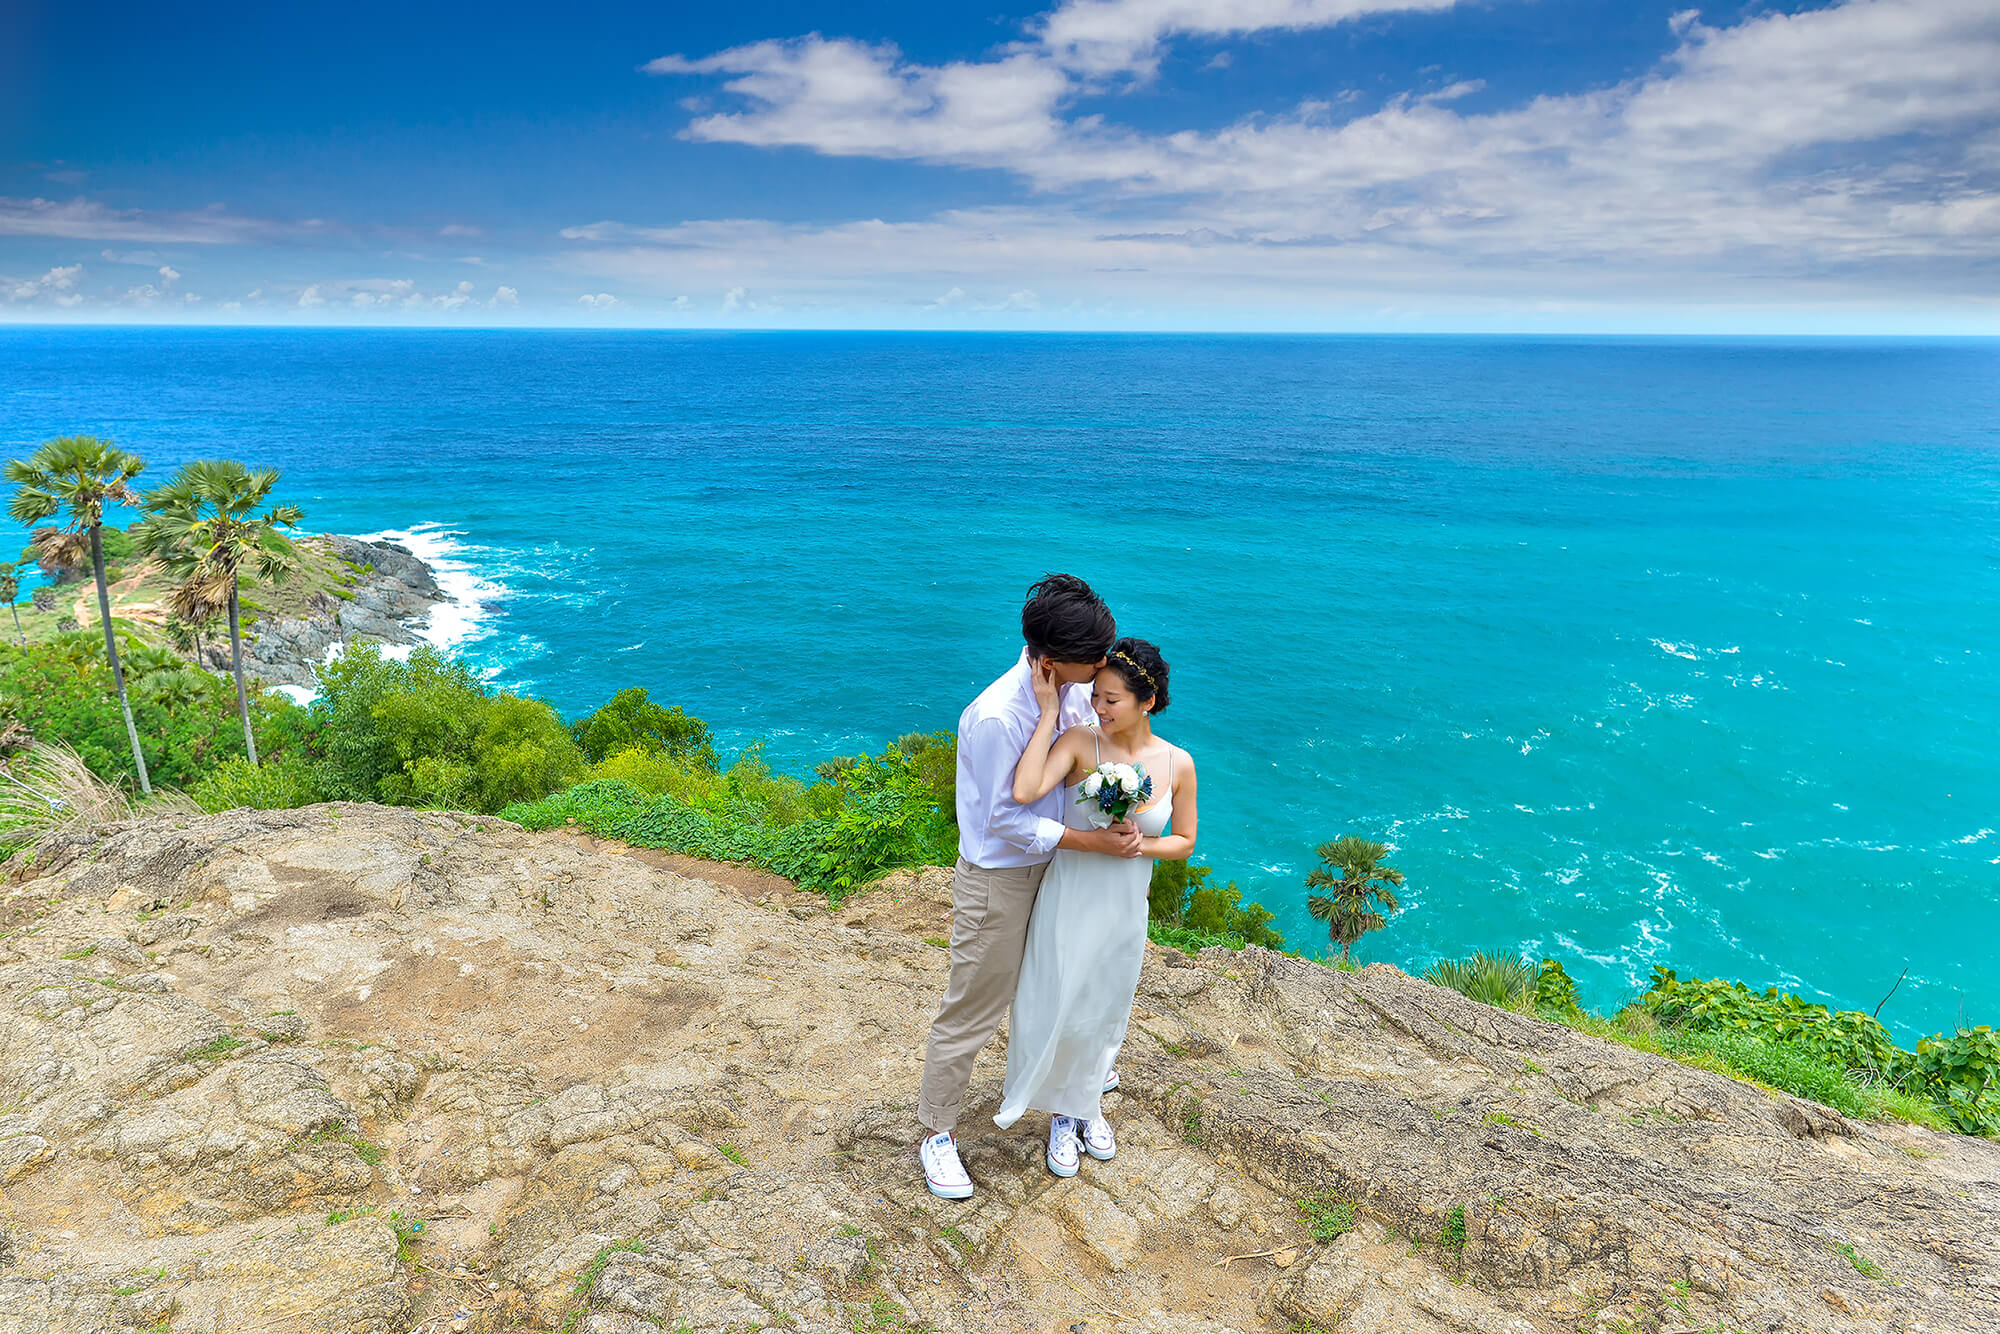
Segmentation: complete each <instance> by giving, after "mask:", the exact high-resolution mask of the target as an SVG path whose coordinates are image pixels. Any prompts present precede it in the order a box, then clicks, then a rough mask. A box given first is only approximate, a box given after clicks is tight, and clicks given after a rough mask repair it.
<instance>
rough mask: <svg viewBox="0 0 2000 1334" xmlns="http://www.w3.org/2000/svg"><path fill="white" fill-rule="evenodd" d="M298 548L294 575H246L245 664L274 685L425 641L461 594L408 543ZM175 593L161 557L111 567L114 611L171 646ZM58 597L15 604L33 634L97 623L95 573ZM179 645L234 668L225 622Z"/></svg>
mask: <svg viewBox="0 0 2000 1334" xmlns="http://www.w3.org/2000/svg"><path fill="white" fill-rule="evenodd" d="M292 545H293V547H294V548H295V550H296V551H297V554H298V557H299V563H298V568H297V570H296V571H295V572H294V573H293V574H292V575H291V577H290V578H287V579H286V580H284V581H283V582H281V583H276V584H267V583H264V582H262V581H260V580H258V579H256V578H255V577H254V576H253V575H251V574H249V573H246V574H245V576H244V585H243V667H244V670H245V672H247V673H248V674H249V675H251V676H254V677H258V678H260V679H262V680H263V682H264V683H265V684H266V685H273V686H277V685H285V686H305V687H312V686H313V685H314V683H315V682H314V676H313V669H314V668H315V667H317V666H319V665H320V664H322V663H324V662H325V661H326V660H327V656H328V654H329V652H330V651H331V650H333V649H334V648H335V647H336V646H337V645H344V644H348V643H353V642H372V643H379V644H416V643H419V642H421V639H422V632H423V631H424V629H425V628H426V627H427V626H428V624H429V621H430V617H431V612H432V610H433V609H434V608H435V607H436V606H437V604H439V603H440V602H449V601H452V600H453V596H452V594H451V593H450V592H448V591H447V590H445V589H444V588H442V587H440V586H439V584H438V580H437V575H436V573H435V571H433V570H432V569H431V567H430V566H429V565H428V564H427V563H426V562H425V561H424V560H423V559H421V558H420V557H418V556H417V555H416V554H415V553H414V552H412V551H411V550H410V549H409V548H408V547H405V546H403V545H401V544H400V543H396V542H390V541H386V540H382V539H373V540H371V539H366V538H359V537H348V536H345V535H342V534H339V533H315V534H308V535H303V536H299V537H296V538H294V539H293V540H292ZM170 590H171V583H170V580H169V577H168V576H167V574H166V572H165V571H164V570H162V568H161V567H160V565H159V563H158V562H156V561H154V560H151V559H148V558H144V557H138V556H133V557H129V558H128V559H126V560H124V561H122V562H120V563H117V564H114V565H113V566H112V569H111V582H110V588H109V593H110V598H111V613H112V617H113V619H114V620H115V621H120V622H123V623H124V624H125V626H126V627H127V628H128V629H134V628H136V629H138V630H140V631H141V632H142V635H143V637H144V638H147V639H149V640H152V641H154V642H158V643H161V644H165V643H167V642H169V640H168V636H167V635H165V634H164V633H163V632H164V631H165V630H166V628H167V625H168V620H169V613H168V602H167V595H168V593H169V591H170ZM55 593H56V597H55V600H54V602H53V606H52V608H51V609H50V610H47V611H42V610H37V609H33V608H16V612H17V613H18V614H20V615H21V616H22V617H23V619H24V624H25V626H26V628H27V630H28V633H29V634H30V635H35V636H37V637H39V636H40V635H41V634H44V633H48V632H51V631H55V630H61V629H65V628H75V627H78V626H89V627H94V626H95V625H96V624H97V593H96V588H95V586H94V585H93V584H92V582H91V579H90V576H89V574H88V572H76V571H72V572H70V573H69V574H67V575H66V576H65V577H64V579H63V581H62V582H61V583H59V584H57V585H56V588H55ZM179 651H180V652H181V653H182V656H184V657H187V658H190V659H192V660H193V661H195V662H196V663H197V664H198V665H200V666H202V667H206V668H208V669H209V670H210V671H215V672H224V673H226V672H228V671H230V669H231V668H230V660H229V628H228V625H227V623H226V622H225V621H221V620H218V621H217V622H216V623H214V624H211V625H210V626H208V627H207V628H206V631H205V633H204V637H203V638H202V639H201V640H200V641H199V643H198V644H197V645H196V646H195V648H194V649H193V650H192V651H188V650H187V649H185V648H183V649H181V650H179Z"/></svg>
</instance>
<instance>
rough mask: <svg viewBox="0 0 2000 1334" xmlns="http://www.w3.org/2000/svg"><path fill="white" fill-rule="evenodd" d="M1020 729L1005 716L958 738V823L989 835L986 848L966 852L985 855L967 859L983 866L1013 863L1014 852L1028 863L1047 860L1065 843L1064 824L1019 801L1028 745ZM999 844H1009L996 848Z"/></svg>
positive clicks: (982, 722) (981, 722)
mask: <svg viewBox="0 0 2000 1334" xmlns="http://www.w3.org/2000/svg"><path fill="white" fill-rule="evenodd" d="M1015 730H1016V729H1015V728H1013V727H1011V726H1009V725H1008V721H1007V720H1006V719H1005V718H981V719H979V720H978V721H977V722H975V723H974V724H973V725H972V727H971V728H970V729H969V730H968V731H967V732H966V733H965V734H964V735H962V736H961V737H959V739H958V825H959V828H960V830H962V831H972V830H982V831H984V832H985V833H986V834H987V835H988V838H987V839H984V840H980V842H982V843H985V844H986V846H984V847H977V848H970V847H969V848H962V849H961V851H964V852H974V851H976V852H978V853H980V856H979V857H970V856H968V857H967V858H966V860H968V861H972V862H975V863H977V864H979V865H996V864H1000V861H1001V859H1006V860H1012V859H1011V858H1007V853H1008V851H1010V850H1011V851H1012V852H1013V853H1014V854H1015V855H1016V856H1018V857H1021V858H1023V859H1026V860H1041V859H1045V858H1047V857H1048V856H1049V855H1050V854H1051V853H1053V852H1054V851H1055V850H1056V845H1057V844H1058V843H1060V842H1062V836H1063V824H1062V821H1060V820H1052V819H1050V818H1048V817H1047V816H1045V815H1041V814H1038V813H1037V812H1035V811H1033V810H1031V809H1029V808H1028V807H1026V806H1023V805H1022V804H1021V803H1020V802H1018V801H1015V800H1014V792H1013V786H1014V770H1015V768H1016V766H1018V765H1019V764H1020V762H1021V752H1022V750H1023V749H1024V747H1025V745H1026V738H1025V737H1017V736H1015V735H1014V733H1015ZM968 841H970V840H968ZM995 841H997V842H998V843H1001V844H1005V845H1007V846H1006V847H1005V848H1002V847H996V846H993V843H994V842H995Z"/></svg>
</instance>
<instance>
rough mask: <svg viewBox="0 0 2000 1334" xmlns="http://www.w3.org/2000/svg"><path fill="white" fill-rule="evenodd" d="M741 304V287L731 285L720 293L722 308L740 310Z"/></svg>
mask: <svg viewBox="0 0 2000 1334" xmlns="http://www.w3.org/2000/svg"><path fill="white" fill-rule="evenodd" d="M742 306H743V289H742V288H740V287H732V288H730V289H729V290H728V291H727V292H724V293H723V294H722V308H723V310H725V311H731V310H740V309H742Z"/></svg>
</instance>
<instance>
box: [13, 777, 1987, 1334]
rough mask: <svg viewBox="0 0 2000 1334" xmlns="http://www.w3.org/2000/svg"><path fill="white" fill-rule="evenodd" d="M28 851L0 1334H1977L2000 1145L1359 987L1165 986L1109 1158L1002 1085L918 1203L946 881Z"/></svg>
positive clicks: (1126, 1091) (496, 855)
mask: <svg viewBox="0 0 2000 1334" xmlns="http://www.w3.org/2000/svg"><path fill="white" fill-rule="evenodd" d="M51 851H52V853H53V855H52V856H47V857H44V859H43V860H42V862H41V866H40V872H39V875H38V876H37V877H36V878H33V879H28V880H25V881H22V882H20V883H17V884H15V885H12V886H11V887H9V889H8V891H7V892H8V895H9V897H8V898H7V900H6V918H7V920H6V921H5V922H4V923H0V929H7V930H9V931H10V932H11V934H9V935H8V936H7V937H6V938H5V939H4V941H0V1001H4V1004H3V1005H0V1332H4V1334H17V1332H18V1334H26V1332H27V1331H35V1332H36V1334H53V1332H54V1331H63V1332H64V1334H69V1332H71V1331H77V1332H82V1331H140V1330H173V1331H203V1332H207V1331H225V1330H226V1331H232V1332H233V1334H248V1332H251V1331H293V1330H298V1331H341V1332H343V1334H403V1332H404V1331H413V1330H422V1331H424V1334H440V1332H441V1331H444V1330H458V1329H464V1330H494V1329H507V1328H544V1329H547V1328H556V1329H566V1330H573V1331H578V1332H579V1334H652V1331H654V1330H658V1329H666V1330H688V1331H723V1330H750V1329H762V1328H786V1329H798V1330H805V1331H819V1332H821V1334H832V1331H843V1332H845V1331H856V1330H883V1331H887V1330H915V1329H928V1330H933V1331H940V1332H942V1331H1013V1330H1050V1331H1059V1330H1069V1331H1114V1330H1115V1331H1127V1332H1128V1334H1136V1332H1137V1331H1155V1332H1156V1334H1195V1332H1197V1331H1217V1332H1219V1331H1237V1330H1273V1331H1285V1330H1289V1331H1314V1330H1319V1331H1330V1330H1334V1329H1339V1330H1343V1331H1397V1332H1399V1334H1401V1332H1409V1334H1429V1332H1432V1331H1465V1332H1471V1331H1478V1332H1481V1334H1484V1332H1486V1331H1519V1332H1520V1334H1529V1332H1530V1331H1546V1332H1548V1334H1553V1332H1554V1331H1579V1330H1580V1331H1594V1330H1605V1331H1612V1330H1617V1331H1634V1330H1643V1331H1667V1330H1675V1331H1684V1332H1686V1334H1693V1332H1694V1331H1731V1330H1755V1331H1779V1330H1786V1331H1802V1330H1813V1331H1817V1330H1831V1331H1885V1330H1912V1331H1914V1330H1931V1331H1966V1332H1967V1334H1970V1332H1971V1331H1992V1330H1995V1329H2000V1261H1996V1258H1995V1238H1996V1237H2000V1145H1996V1144H1992V1143H1987V1142H1984V1141H1976V1140H1968V1139H1963V1138H1956V1137H1952V1136H1946V1135H1939V1134H1932V1133H1930V1132H1926V1131H1922V1130H1917V1129H1911V1128H1906V1127H1900V1126H1880V1125H1858V1124H1853V1123H1850V1122H1848V1121H1845V1120H1843V1119H1842V1118H1841V1117H1840V1116H1838V1115H1836V1114H1834V1113H1833V1112H1831V1111H1829V1110H1827V1109H1826V1108H1823V1107H1819V1106H1816V1105H1813V1104H1809V1103H1804V1102H1800V1101H1798V1100H1796V1099H1791V1098H1784V1097H1771V1096H1767V1095H1765V1094H1763V1093H1760V1092H1758V1091H1756V1090H1754V1089H1752V1088H1749V1087H1746V1086H1744V1085H1741V1084H1738V1083H1734V1082H1732V1081H1730V1080H1728V1079H1724V1078H1721V1077H1719V1076H1715V1075H1710V1074H1706V1073H1703V1072H1701V1071H1698V1070H1693V1069H1690V1068H1687V1067H1684V1066H1680V1065H1676V1064H1673V1063H1671V1062H1667V1061H1664V1060H1659V1059H1656V1058H1653V1057H1649V1056H1645V1055H1642V1054H1639V1053H1635V1052H1632V1051H1629V1050H1626V1049H1624V1048H1622V1047H1616V1046H1607V1045H1604V1044H1601V1043H1598V1042H1596V1041H1593V1040H1589V1039H1586V1038H1583V1037H1580V1036H1578V1035H1577V1034H1575V1033H1572V1032H1570V1031H1569V1030H1567V1029H1563V1028H1559V1027H1553V1026H1550V1025H1547V1024H1542V1023H1538V1022H1536V1021H1534V1020H1532V1019H1527V1018H1523V1017H1520V1016H1517V1015H1513V1014H1509V1013H1504V1012H1501V1011H1497V1010H1493V1009H1489V1008H1486V1007H1483V1006H1480V1005H1477V1004H1474V1003H1472V1002H1470V1001H1467V1000H1465V999H1464V998H1462V997H1460V996H1458V995H1457V994H1456V993H1453V992H1448V991H1441V990H1438V989H1436V988H1433V987H1430V986H1428V985H1426V984H1424V983H1422V982H1418V981H1415V980H1413V979H1411V978H1409V977H1407V976H1405V975H1403V974H1402V973H1400V972H1397V971H1396V970H1394V969H1391V968H1388V967H1383V966H1377V967H1371V968H1368V969H1365V970H1363V971H1362V972H1359V973H1354V974H1347V973H1339V972H1335V971H1331V970H1328V969H1325V968H1322V967H1319V966H1317V965H1314V964H1310V963H1305V962H1301V961H1298V960H1294V959H1289V958H1284V957H1281V956H1278V955H1274V954H1270V953H1266V952H1263V951H1256V950H1252V951H1248V952H1246V953H1243V954H1240V955H1232V954H1228V953H1224V952H1217V951H1210V952H1209V953H1207V954H1205V955H1203V956H1201V957H1199V958H1188V957H1182V956H1179V955H1176V954H1173V953H1170V952H1162V951H1154V952H1152V953H1151V954H1150V956H1149V958H1148V960H1147V963H1146V969H1145V975H1144V980H1143V983H1142V985H1141V991H1140V995H1139V998H1138V1006H1137V1012H1136V1015H1135V1019H1134V1024H1133V1029H1132V1036H1131V1039H1130V1041H1129V1042H1128V1044H1127V1046H1126V1049H1125V1052H1124V1054H1123V1056H1122V1058H1121V1062H1120V1066H1121V1070H1122V1074H1123V1087H1122V1091H1121V1092H1120V1093H1119V1094H1117V1095H1113V1096H1112V1097H1111V1098H1110V1099H1109V1100H1108V1102H1107V1105H1108V1107H1109V1109H1110V1111H1109V1114H1110V1115H1111V1117H1112V1118H1113V1120H1114V1122H1115V1123H1116V1124H1117V1125H1118V1127H1119V1130H1120V1133H1121V1149H1120V1153H1119V1155H1118V1157H1117V1159H1116V1160H1114V1161H1113V1162H1110V1163H1096V1162H1092V1161H1089V1160H1086V1161H1085V1163H1084V1168H1083V1172H1082V1174H1081V1175H1080V1176H1078V1177H1077V1178H1075V1179H1073V1180H1070V1181H1057V1180H1056V1179H1054V1178H1052V1177H1050V1176H1049V1175H1048V1174H1047V1172H1046V1171H1045V1170H1044V1169H1043V1167H1042V1165H1041V1142H1040V1134H1041V1132H1042V1130H1043V1128H1044V1126H1043V1122H1042V1121H1041V1119H1040V1118H1031V1119H1030V1123H1028V1124H1024V1125H1023V1126H1020V1127H1016V1128H1015V1130H1014V1131H1012V1132H1004V1133H1003V1132H999V1131H996V1130H994V1129H992V1128H991V1124H990V1121H989V1120H988V1119H987V1118H988V1116H989V1115H990V1113H991V1110H992V1108H993V1106H994V1104H995V1103H996V1101H997V1093H998V1087H997V1081H998V1077H999V1073H1000V1070H1001V1065H1002V1062H1001V1060H1000V1059H999V1053H998V1051H995V1052H993V1053H989V1055H988V1057H987V1058H986V1059H985V1060H984V1061H983V1062H982V1066H981V1079H980V1082H979V1083H978V1084H977V1085H976V1087H975V1097H974V1103H975V1104H976V1106H975V1108H974V1109H973V1110H972V1111H971V1112H970V1113H969V1114H968V1118H967V1122H966V1124H965V1126H964V1127H963V1133H964V1139H965V1153H966V1158H967V1161H968V1165H969V1167H970V1169H971V1171H972V1173H973V1175H974V1177H975V1178H976V1179H977V1181H978V1182H979V1184H980V1187H981V1189H980V1191H979V1194H978V1195H977V1196H976V1197H975V1198H974V1199H973V1200H971V1201H968V1202H965V1203H960V1204H948V1203H945V1202H943V1201H938V1200H934V1199H932V1198H931V1197H930V1196H929V1195H927V1194H926V1193H925V1192H924V1190H923V1187H922V1184H921V1181H920V1179H919V1177H918V1174H917V1171H916V1167H915V1163H914V1158H913V1154H912V1145H913V1143H914V1140H915V1137H916V1135H917V1133H918V1132H917V1127H916V1125H915V1123H914V1121H913V1120H912V1118H911V1115H910V1107H911V1101H912V1098H913V1095H914V1090H915V1087H916V1083H917V1075H918V1067H919V1062H920V1058H921V1056H920V1054H921V1048H922V1041H923V1034H924V1031H925V1028H926V1026H927V1023H928V1020H929V1017H930V1015H931V1013H932V1012H933V1010H934V1008H935V1005H936V1001H937V998H938V996H939V994H940V993H941V991H942V989H943V986H944V979H945V973H946V958H945V952H944V950H943V949H942V948H940V945H941V938H942V937H944V936H945V935H947V934H948V926H947V916H948V905H947V901H946V895H947V889H946V884H945V878H944V877H943V876H942V875H941V874H936V873H927V874H925V875H923V876H918V877H914V878H905V879H902V880H900V881H899V882H897V883H895V884H892V885H891V886H889V887H887V888H884V889H882V890H879V891H877V892H874V893H871V894H868V895H865V896H863V897H860V898H858V899H855V900H852V901H850V902H849V903H848V904H847V905H846V906H845V907H844V908H842V909H841V910H840V911H838V912H836V913H833V914H828V913H827V912H825V911H824V909H823V907H822V905H821V904H820V903H819V901H817V900H814V899H810V898H807V897H806V896H803V895H797V894H794V893H792V892H791V891H790V890H789V889H788V888H787V887H785V886H784V885H783V884H782V882H776V881H771V880H768V879H764V878H759V877H753V876H748V875H743V874H740V873H736V872H731V871H726V870H724V869H722V868H699V867H693V866H690V865H688V864H686V863H681V862H677V861H675V860H673V859H669V858H663V857H660V856H658V855H657V854H650V853H639V852H634V851H630V850H626V849H622V848H619V847H616V846H612V845H593V844H592V843H591V842H590V841H589V840H587V839H583V838H579V837H574V836H567V835H562V834H546V835H531V834H527V833H524V832H522V831H520V830H519V829H517V828H515V827H513V826H511V825H508V824H505V823H503V822H500V821H497V820H494V819H491V818H486V817H470V816H459V815H449V814H436V813H416V812H409V811H399V810H387V809H382V808H377V807H368V806H352V805H337V806H318V807H313V808H309V809H307V810H302V811H282V812H243V811H239V812H231V813H226V814H223V815H217V816H210V817H191V818H180V819H169V820H164V821H155V822H152V823H145V824H131V825H123V826H110V827H106V828H102V829H99V830H97V831H94V832H93V833H91V834H89V835H79V836H76V837H74V838H71V839H69V840H67V841H65V842H63V843H62V844H60V845H59V846H57V847H55V848H53V849H52V850H51ZM703 870H706V871H707V873H709V874H710V875H712V876H714V877H716V878H715V879H704V878H700V876H699V875H697V874H695V872H698V871H703ZM982 1127H984V1128H983V1129H982ZM1302 1202H1304V1203H1305V1205H1306V1206H1307V1208H1306V1209H1305V1210H1303V1211H1302V1209H1301V1203H1302ZM1315 1230H1316V1231H1317V1234H1318V1235H1317V1237H1315V1235H1314V1232H1315Z"/></svg>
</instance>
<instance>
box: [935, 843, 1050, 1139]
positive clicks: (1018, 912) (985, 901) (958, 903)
mask: <svg viewBox="0 0 2000 1334" xmlns="http://www.w3.org/2000/svg"><path fill="white" fill-rule="evenodd" d="M1048 869H1049V867H1048V863H1046V862H1044V863H1042V864H1041V865H1040V866H1000V867H995V866H974V865H973V864H972V863H971V862H969V861H967V860H965V858H963V857H961V858H959V859H958V870H957V872H956V874H954V875H953V876H952V880H951V981H950V982H948V983H947V984H946V985H945V992H944V1003H943V1004H941V1005H939V1006H938V1013H937V1018H936V1019H934V1020H933V1021H932V1022H931V1041H930V1047H929V1048H928V1049H927V1050H926V1051H925V1052H924V1083H923V1089H922V1091H921V1092H919V1093H918V1095H917V1119H918V1120H919V1121H922V1122H923V1123H924V1124H925V1125H926V1126H928V1127H929V1128H930V1129H931V1130H932V1131H933V1132H936V1131H944V1130H955V1129H957V1127H958V1105H959V1103H961V1102H963V1101H964V1100H965V1089H966V1085H968V1084H970V1083H971V1082H972V1062H973V1058H974V1057H976V1056H978V1055H979V1052H980V1049H981V1048H983V1047H984V1046H985V1045H986V1044H987V1043H988V1042H991V1041H992V1040H993V1034H994V1033H996V1032H997V1031H999V1028H1000V1021H1001V1020H1002V1019H1004V1018H1006V1017H1007V1008H1008V1007H1009V1006H1010V1005H1012V1004H1013V1003H1014V987H1015V984H1016V983H1018V982H1019V981H1020V980H1021V955H1022V952H1023V951H1025V950H1026V949H1027V946H1028V918H1029V917H1030V916H1031V915H1032V914H1033V913H1034V910H1035V894H1036V893H1037V891H1039V890H1040V889H1041V887H1042V876H1043V875H1044V874H1045V873H1046V872H1047V871H1048Z"/></svg>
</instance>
